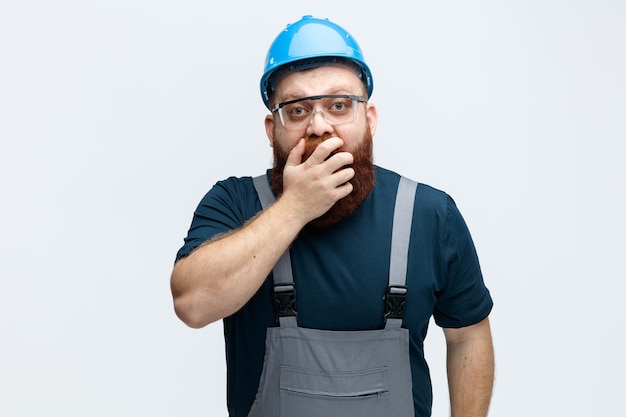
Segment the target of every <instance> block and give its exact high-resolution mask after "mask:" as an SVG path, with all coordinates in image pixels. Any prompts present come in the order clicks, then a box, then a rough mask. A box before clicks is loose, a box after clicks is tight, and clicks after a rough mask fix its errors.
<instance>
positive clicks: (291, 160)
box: [286, 138, 304, 166]
mask: <svg viewBox="0 0 626 417" xmlns="http://www.w3.org/2000/svg"><path fill="white" fill-rule="evenodd" d="M303 154H304V138H302V139H300V140H299V141H298V143H297V144H296V146H294V147H293V149H291V152H289V156H287V162H286V165H292V166H296V165H300V164H301V163H302V155H303Z"/></svg>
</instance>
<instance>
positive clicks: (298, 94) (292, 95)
mask: <svg viewBox="0 0 626 417" xmlns="http://www.w3.org/2000/svg"><path fill="white" fill-rule="evenodd" d="M351 93H352V92H351V91H350V90H348V89H347V88H346V87H334V88H331V89H330V90H329V91H328V92H327V93H325V94H318V95H333V94H341V95H349V94H351ZM316 96H317V95H316ZM316 96H311V97H316ZM302 97H306V96H305V94H304V91H301V90H294V91H291V92H288V93H287V94H285V95H282V96H280V97H276V98H277V99H278V100H277V101H278V102H279V103H281V102H286V101H291V100H297V99H299V98H302Z"/></svg>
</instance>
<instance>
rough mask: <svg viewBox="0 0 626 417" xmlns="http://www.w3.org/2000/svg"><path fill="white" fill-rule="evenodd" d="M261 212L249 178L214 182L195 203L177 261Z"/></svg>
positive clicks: (232, 178)
mask: <svg viewBox="0 0 626 417" xmlns="http://www.w3.org/2000/svg"><path fill="white" fill-rule="evenodd" d="M260 210H261V205H260V202H259V201H258V197H257V194H256V191H255V190H254V185H253V184H252V179H251V178H250V177H245V178H234V177H231V178H228V179H226V180H223V181H220V182H218V183H216V184H215V185H214V186H213V188H211V190H210V191H209V192H208V193H207V194H206V195H205V196H204V197H203V198H202V200H201V201H200V203H199V204H198V207H197V208H196V210H195V212H194V214H193V219H192V221H191V226H190V227H189V231H188V232H187V236H186V237H185V243H184V245H183V246H182V247H181V248H180V249H179V250H178V253H177V254H176V261H178V260H179V259H180V258H182V257H184V256H187V255H189V254H190V253H191V252H192V251H193V250H194V249H196V248H197V247H198V246H200V245H201V244H202V243H204V242H206V241H207V240H209V239H211V238H213V237H215V236H217V235H219V234H221V233H225V232H228V231H230V230H234V229H237V228H239V227H241V226H242V225H243V224H244V223H245V222H246V221H247V220H248V219H249V218H250V217H252V216H254V215H255V214H256V213H257V212H258V211H260Z"/></svg>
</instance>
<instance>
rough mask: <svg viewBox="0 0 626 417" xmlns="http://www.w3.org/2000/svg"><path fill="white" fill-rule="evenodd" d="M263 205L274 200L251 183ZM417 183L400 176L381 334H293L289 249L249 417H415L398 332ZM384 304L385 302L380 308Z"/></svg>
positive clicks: (278, 275) (405, 350)
mask: <svg viewBox="0 0 626 417" xmlns="http://www.w3.org/2000/svg"><path fill="white" fill-rule="evenodd" d="M254 186H255V188H256V190H257V193H258V194H259V199H260V200H261V205H262V207H263V208H266V207H267V206H268V205H269V204H271V203H272V202H273V201H274V195H273V193H272V191H271V189H270V187H269V183H268V181H267V177H266V176H265V175H262V176H259V177H256V178H254ZM416 187H417V183H415V182H413V181H411V180H408V179H407V178H405V177H401V180H400V184H399V186H398V192H397V196H396V205H395V209H394V220H393V229H392V238H391V259H390V267H389V286H388V288H387V294H386V295H385V297H384V300H385V301H384V302H385V323H386V324H385V327H384V328H383V329H380V330H364V331H330V330H318V329H307V328H302V327H298V323H297V320H296V307H295V287H294V282H293V275H292V270H291V260H290V257H289V250H287V251H285V253H284V254H283V256H282V257H281V258H280V260H279V261H278V263H277V264H276V266H275V267H274V270H273V275H274V304H275V308H276V315H277V317H278V321H279V326H278V327H271V328H268V329H267V335H266V340H265V360H264V363H263V372H262V374H261V380H260V383H259V388H258V391H257V394H256V398H255V400H254V403H253V404H252V408H251V409H250V413H249V414H248V417H414V416H415V412H414V408H413V393H412V380H411V365H410V361H409V331H408V329H403V328H402V327H401V325H402V319H403V317H404V307H405V304H406V294H407V288H406V286H405V282H406V269H407V255H408V247H409V239H410V233H411V221H412V218H413V204H414V199H415V197H414V196H415V189H416ZM381 302H382V301H381Z"/></svg>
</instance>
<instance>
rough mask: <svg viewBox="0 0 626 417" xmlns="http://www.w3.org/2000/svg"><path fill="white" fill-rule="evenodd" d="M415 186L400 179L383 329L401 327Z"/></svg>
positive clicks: (411, 182) (406, 291)
mask: <svg viewBox="0 0 626 417" xmlns="http://www.w3.org/2000/svg"><path fill="white" fill-rule="evenodd" d="M416 189H417V183H416V182H415V181H412V180H410V179H408V178H406V177H400V183H399V184H398V192H397V193H396V205H395V208H394V212H393V228H392V229H391V256H390V259H389V286H388V287H387V294H386V295H385V328H397V327H401V326H402V320H403V319H404V308H405V306H406V298H407V293H408V288H407V287H406V271H407V265H408V259H409V243H410V240H411V224H412V222H413V206H414V204H415V191H416Z"/></svg>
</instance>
